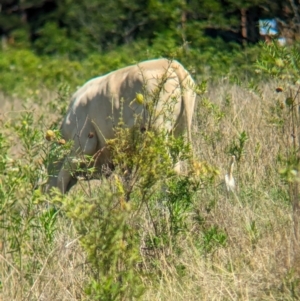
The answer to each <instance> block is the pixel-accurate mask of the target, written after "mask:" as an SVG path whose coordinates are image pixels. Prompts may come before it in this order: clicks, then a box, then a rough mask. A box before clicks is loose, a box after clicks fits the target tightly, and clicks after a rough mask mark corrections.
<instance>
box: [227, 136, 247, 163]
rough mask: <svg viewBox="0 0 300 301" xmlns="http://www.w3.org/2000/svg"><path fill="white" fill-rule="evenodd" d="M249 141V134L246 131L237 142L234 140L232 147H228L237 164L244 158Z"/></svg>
mask: <svg viewBox="0 0 300 301" xmlns="http://www.w3.org/2000/svg"><path fill="white" fill-rule="evenodd" d="M247 140H248V136H247V133H246V132H245V131H243V132H241V133H240V135H239V137H238V138H237V141H236V140H234V141H232V142H231V145H229V147H228V153H229V154H230V155H232V156H235V158H236V160H237V162H239V161H240V160H241V158H242V156H244V153H245V144H246V142H247Z"/></svg>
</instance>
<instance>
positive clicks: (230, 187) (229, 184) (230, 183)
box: [225, 156, 235, 192]
mask: <svg viewBox="0 0 300 301" xmlns="http://www.w3.org/2000/svg"><path fill="white" fill-rule="evenodd" d="M234 162H235V156H231V161H230V165H229V168H228V173H227V174H226V175H225V184H226V188H227V191H232V192H233V191H235V180H234V178H233V175H232V173H233V166H234Z"/></svg>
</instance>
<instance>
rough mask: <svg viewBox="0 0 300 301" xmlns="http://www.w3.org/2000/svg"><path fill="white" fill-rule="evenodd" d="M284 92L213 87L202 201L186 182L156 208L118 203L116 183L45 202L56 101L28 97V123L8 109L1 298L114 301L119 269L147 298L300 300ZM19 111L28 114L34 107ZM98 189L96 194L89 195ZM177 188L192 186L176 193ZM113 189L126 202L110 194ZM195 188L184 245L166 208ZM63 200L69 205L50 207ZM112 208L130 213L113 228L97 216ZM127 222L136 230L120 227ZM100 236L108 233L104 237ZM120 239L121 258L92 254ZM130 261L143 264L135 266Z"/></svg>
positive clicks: (199, 160)
mask: <svg viewBox="0 0 300 301" xmlns="http://www.w3.org/2000/svg"><path fill="white" fill-rule="evenodd" d="M277 87H278V83H277V82H276V80H273V81H270V82H265V83H260V84H259V87H253V85H248V83H243V84H242V85H237V84H232V83H230V82H229V81H228V80H226V79H224V80H219V81H218V82H215V83H214V84H211V85H208V87H207V92H206V93H203V94H202V95H201V96H200V97H199V99H198V104H197V109H196V112H195V118H194V123H193V148H194V152H195V160H196V161H195V170H194V173H193V174H191V175H190V177H189V178H188V179H190V180H191V181H192V183H196V182H197V177H198V178H200V177H202V178H205V181H204V182H203V181H200V184H199V185H198V186H197V185H196V187H195V189H196V192H194V191H191V190H189V189H191V187H190V186H184V184H183V182H180V181H178V182H176V181H177V179H175V180H174V181H175V182H172V183H173V184H174V183H175V184H174V185H173V186H172V185H171V184H172V183H171V184H170V186H168V189H169V190H168V191H167V197H166V192H165V188H164V187H163V188H162V189H158V190H157V194H152V195H151V206H153V207H152V208H153V210H152V211H149V210H147V207H145V206H144V207H142V208H140V207H139V206H137V204H138V200H137V199H134V197H136V198H138V194H137V195H136V196H133V197H132V198H133V200H132V201H130V203H129V205H128V206H129V207H126V206H127V205H126V204H125V205H124V204H121V205H120V204H119V199H118V198H116V197H115V196H116V195H117V194H118V192H119V191H118V187H119V186H118V185H117V184H116V182H113V183H112V184H111V183H110V182H109V181H105V180H93V181H92V182H90V183H84V182H80V183H79V184H77V186H75V187H74V188H73V189H72V190H71V192H70V194H69V195H67V196H65V197H64V198H62V197H61V196H60V195H59V194H57V195H52V196H51V198H52V199H50V197H49V196H47V195H44V194H43V193H42V191H40V190H39V185H35V183H38V181H39V179H40V178H41V172H40V171H41V165H40V164H39V162H40V161H39V160H45V156H46V153H47V151H49V149H48V148H49V142H47V141H46V140H45V139H44V137H43V135H44V133H45V130H46V129H47V128H48V126H50V124H51V122H52V120H53V119H52V117H53V116H52V117H51V114H52V113H53V112H54V111H53V110H55V106H53V105H52V106H50V108H52V109H49V107H47V106H46V105H45V104H46V103H48V102H51V101H52V102H53V99H54V98H55V97H52V96H47V95H46V94H45V97H42V99H43V102H38V101H35V100H34V99H33V98H32V99H28V100H27V103H28V105H29V107H30V105H31V104H33V103H36V105H35V106H36V108H37V109H36V110H35V111H33V109H32V108H31V109H30V108H28V107H27V108H26V112H25V113H26V114H27V115H26V114H25V115H24V112H23V111H22V112H21V111H18V110H15V109H14V108H9V109H8V108H7V107H6V106H5V107H6V108H7V109H5V110H6V111H13V112H14V113H13V114H11V113H5V112H3V114H2V116H1V118H2V119H1V130H0V133H1V134H2V136H1V139H2V140H1V143H2V144H0V154H1V156H0V158H1V160H0V166H2V167H1V168H2V169H1V175H0V193H1V194H0V200H1V207H0V248H1V252H0V296H1V297H0V299H1V301H11V300H17V301H19V300H52V301H54V300H91V299H92V298H93V300H94V299H95V300H101V298H100V297H98V299H97V293H98V294H100V292H101V293H103V292H102V291H103V289H104V288H103V287H104V285H108V284H109V283H110V282H109V281H110V280H109V279H114V277H116V275H117V272H118V271H119V272H120V273H121V272H122V273H121V274H120V275H123V276H122V277H123V278H122V280H120V279H117V283H122V281H123V283H124V281H125V280H124V279H126V281H127V283H129V284H130V285H131V286H133V285H134V283H137V285H138V286H139V287H140V289H141V290H140V291H139V292H143V294H141V297H140V298H141V300H298V299H299V298H300V283H299V282H300V249H299V245H297V244H295V243H294V222H293V206H292V202H291V194H290V191H289V183H288V179H287V177H285V176H281V174H280V171H282V169H283V168H284V167H286V158H288V154H287V153H288V148H289V140H290V139H291V136H290V126H289V121H290V113H289V107H288V106H287V105H286V104H285V99H286V94H285V91H284V92H282V93H277V92H276V91H275V90H276V88H277ZM2 99H4V98H2ZM14 102H15V107H16V108H17V106H19V105H20V103H22V102H23V99H21V98H20V99H15V100H14ZM54 102H55V101H54ZM12 103H13V102H12V101H11V100H10V104H12ZM14 110H15V111H14ZM51 110H52V111H51ZM61 112H63V109H62V110H61ZM26 116H27V119H25V117H26ZM30 116H32V119H30V118H29V117H30ZM33 116H34V118H33ZM56 117H58V116H56ZM28 118H29V119H28ZM50 119H52V120H50ZM29 120H31V121H30V122H29ZM24 121H26V122H27V124H25V123H24ZM26 126H27V127H26ZM35 130H36V132H35ZM32 133H36V134H35V136H32ZM30 135H31V136H30ZM12 137H13V139H12ZM28 137H31V138H30V139H31V140H29V142H26V141H27V140H26V139H29V138H28ZM28 144H29V146H30V147H28ZM26 147H27V148H26ZM34 149H36V151H35V152H34V153H33V152H32V151H33V150H34ZM12 150H14V151H12ZM232 155H235V156H236V158H237V162H236V163H237V168H236V169H235V170H234V175H233V176H234V178H235V181H236V185H237V189H236V192H235V194H227V192H226V189H225V185H224V176H225V174H226V172H227V167H228V164H229V162H230V159H231V156H232ZM212 174H213V176H211V175H212ZM172 181H173V180H172ZM88 184H90V185H91V187H92V190H91V191H92V193H87V191H89V190H87V189H83V188H84V186H85V185H88ZM178 185H182V186H180V187H181V189H177V190H176V188H177V187H179V186H178ZM191 185H192V184H191ZM111 186H113V187H114V189H115V190H116V191H115V192H116V194H111V190H110V187H111ZM185 187H188V189H187V190H184V189H185ZM119 188H120V187H119ZM192 188H193V187H192ZM185 191H186V193H188V192H189V193H190V195H189V196H188V199H189V201H191V205H190V207H189V208H188V209H187V210H186V211H184V212H183V213H182V215H180V214H181V213H180V214H179V213H178V214H179V215H176V216H177V217H182V220H183V221H184V224H180V223H179V221H178V220H176V221H175V222H176V225H183V226H180V227H181V228H180V230H178V231H177V232H176V239H175V240H173V239H172V238H173V235H174V232H172V231H171V229H172V228H171V227H170V223H172V220H171V219H170V212H171V211H170V208H168V207H167V206H165V203H164V201H163V200H164V198H168V199H169V200H170V196H171V195H172V197H173V198H174V202H177V201H178V200H181V199H184V197H186V194H185ZM168 193H169V194H168ZM176 198H177V199H176ZM56 201H59V203H60V204H61V203H62V204H63V205H62V206H57V207H56V208H57V209H53V208H52V207H50V208H49V207H48V206H47V203H48V202H51V203H55V202H56ZM135 201H136V202H135ZM107 202H108V204H107ZM105 204H107V206H111V208H112V211H111V212H113V214H117V213H116V211H114V210H120V212H121V215H112V217H113V218H112V220H111V221H109V219H107V216H106V215H103V214H102V213H101V214H100V213H99V212H96V211H95V208H102V207H101V206H104V205H105ZM114 204H115V207H114V206H113V205H114ZM97 206H98V207H97ZM99 206H100V207H99ZM122 206H123V207H122ZM124 206H125V207H124ZM58 208H59V209H58ZM116 208H119V209H116ZM180 208H181V207H180ZM137 210H138V211H137ZM122 212H123V213H122ZM124 212H125V213H124ZM98 213H99V214H98ZM150 213H152V216H151V214H150ZM97 214H98V215H97ZM123 214H125V215H126V218H127V219H128V224H126V219H125V220H124V219H123V218H124V215H123ZM79 217H80V218H79ZM95 217H97V218H98V219H97V220H96V219H95V220H92V219H91V218H95ZM114 217H115V218H114ZM101 218H103V221H102V220H101ZM105 218H106V219H105ZM110 222H111V224H112V227H110V226H109V224H110ZM173 222H174V221H173ZM117 223H120V224H122V225H126V228H124V227H123V226H122V227H123V228H122V229H121V230H120V228H119V227H118V224H117ZM124 223H125V224H124ZM97 227H99V228H97ZM114 227H115V228H114ZM155 228H156V229H155ZM97 229H99V233H100V232H101V233H102V234H101V235H102V236H100V237H97ZM107 229H108V230H109V231H110V232H105V231H106V230H107ZM114 229H115V230H114ZM108 230H107V231H108ZM113 230H114V231H116V232H118V231H123V232H122V235H123V236H121V238H120V236H118V237H115V236H112V237H113V238H114V239H115V240H111V243H112V246H111V249H108V250H110V251H111V253H109V254H110V255H107V254H108V253H103V252H102V251H101V250H98V251H97V250H96V251H97V252H98V253H93V252H96V251H95V250H92V249H88V248H87V247H89V246H91V244H92V243H90V241H91V240H93V239H94V240H98V239H99V240H100V241H101V239H103V235H105V234H106V235H108V233H112V231H113ZM86 235H90V236H86ZM102 242H103V241H102ZM117 243H118V244H119V247H117V248H116V244H117ZM105 247H107V246H103V248H104V249H103V250H105ZM137 251H138V252H137ZM126 252H129V253H128V254H129V255H128V256H131V257H130V258H134V260H133V259H132V260H133V261H130V262H129V261H128V258H127V259H126V254H127V253H126ZM91 254H92V255H91ZM93 254H100V255H101V257H100V255H99V257H97V256H96V257H95V256H94V255H93ZM111 254H112V255H111ZM91 256H92V257H91ZM104 256H108V257H105V258H104ZM109 256H112V257H109ZM114 256H120V257H119V261H117V265H116V266H117V272H116V274H109V273H110V272H109V271H104V270H103V267H105V264H109V263H107V262H106V263H105V260H110V259H112V260H115V257H114ZM126 260H127V261H126ZM132 263H134V264H132ZM124 267H128V269H129V271H130V272H132V274H129V273H127V271H126V270H125V271H124ZM99 271H100V272H101V273H98V272H99ZM105 272H107V273H105ZM97 273H98V274H97ZM111 275H112V278H109V277H111ZM97 277H99V281H98V282H97V281H95V279H97ZM103 277H107V278H105V279H108V280H107V281H106V282H105V281H104V280H103V279H104V278H103ZM135 277H138V279H139V280H138V282H134V281H137V278H135ZM91 279H94V281H93V282H91ZM101 281H102V282H101ZM118 281H119V282H118ZM120 281H121V282H120ZM99 283H102V287H98V286H97V284H99ZM114 289H115V290H116V292H119V291H118V288H116V287H114ZM127 289H128V290H129V289H131V290H133V288H132V287H130V288H127ZM135 295H136V296H139V295H140V294H139V293H138V294H135ZM91 296H92V297H91ZM109 296H110V298H111V300H112V299H113V297H112V296H113V295H112V294H110V295H109ZM130 296H131V297H126V291H125V292H124V291H120V294H119V295H118V297H116V300H130V299H132V300H134V298H135V297H133V296H134V294H133V295H130ZM118 298H119V299H118ZM126 298H127V299H126ZM136 298H138V297H136Z"/></svg>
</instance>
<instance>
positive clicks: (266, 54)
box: [257, 41, 300, 244]
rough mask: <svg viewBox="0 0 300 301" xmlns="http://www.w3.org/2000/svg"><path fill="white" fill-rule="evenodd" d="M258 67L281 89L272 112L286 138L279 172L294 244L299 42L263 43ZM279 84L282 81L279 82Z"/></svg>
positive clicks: (299, 166)
mask: <svg viewBox="0 0 300 301" xmlns="http://www.w3.org/2000/svg"><path fill="white" fill-rule="evenodd" d="M263 50H264V51H263V52H262V53H261V55H260V57H259V60H258V61H257V67H258V68H259V70H261V71H262V72H264V73H266V74H268V75H269V76H270V77H274V78H276V79H277V80H278V81H279V87H277V88H276V92H277V93H279V94H281V93H284V98H285V104H284V103H283V102H282V100H281V101H279V102H278V101H277V106H276V109H275V110H274V108H273V111H274V113H275V114H274V115H275V116H276V118H277V123H278V124H279V125H280V126H281V127H282V129H283V131H282V137H281V139H282V141H284V142H285V149H284V153H283V155H279V157H280V158H281V162H282V163H283V164H284V165H285V166H284V167H283V168H282V169H281V171H280V173H281V175H282V177H283V179H284V180H285V181H287V182H288V185H289V196H290V200H291V203H292V210H293V221H294V225H293V227H294V229H293V230H294V233H295V240H294V241H293V243H294V244H297V243H298V242H297V240H298V237H299V233H300V227H299V225H298V218H299V217H298V215H299V212H300V202H299V194H300V188H299V179H300V177H299V170H300V157H299V146H300V141H299V126H300V119H299V104H300V103H299V93H300V82H299V68H300V55H299V51H298V45H297V44H295V45H293V46H291V47H281V46H280V45H278V44H277V43H276V41H273V43H271V44H270V45H264V46H263ZM281 84H282V85H281ZM280 109H281V110H284V109H285V112H282V113H279V112H278V111H280Z"/></svg>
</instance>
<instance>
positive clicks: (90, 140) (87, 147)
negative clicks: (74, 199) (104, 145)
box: [57, 122, 98, 193]
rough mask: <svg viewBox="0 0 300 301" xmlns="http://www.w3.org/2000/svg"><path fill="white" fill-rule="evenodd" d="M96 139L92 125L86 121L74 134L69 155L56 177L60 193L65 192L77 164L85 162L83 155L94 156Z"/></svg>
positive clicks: (68, 187)
mask: <svg viewBox="0 0 300 301" xmlns="http://www.w3.org/2000/svg"><path fill="white" fill-rule="evenodd" d="M97 144H98V139H97V135H96V133H95V130H94V127H93V125H92V124H91V123H90V122H86V123H85V126H84V128H83V129H82V130H81V131H80V132H79V133H78V134H76V135H75V138H74V145H73V147H72V150H71V153H70V155H69V156H68V157H67V158H66V159H65V161H64V164H63V166H62V168H61V170H60V172H59V174H58V177H57V187H58V188H59V189H60V191H61V192H62V193H65V192H67V191H68V190H69V189H70V188H71V185H69V184H70V182H71V180H72V179H73V176H72V173H74V172H76V168H77V167H78V164H81V163H85V162H84V161H85V158H84V157H85V156H86V155H88V156H94V154H95V153H96V151H97Z"/></svg>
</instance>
